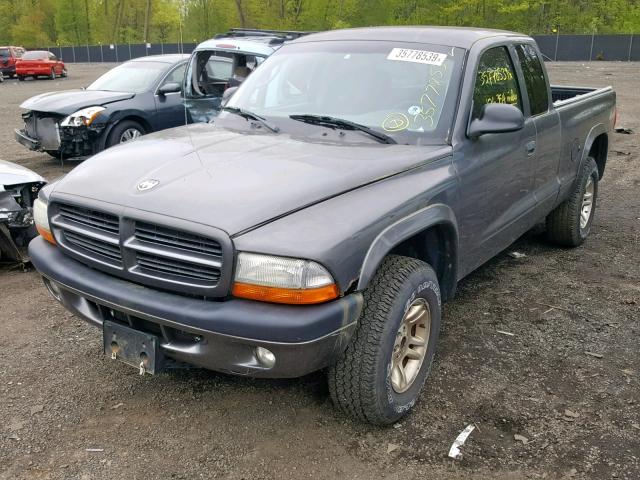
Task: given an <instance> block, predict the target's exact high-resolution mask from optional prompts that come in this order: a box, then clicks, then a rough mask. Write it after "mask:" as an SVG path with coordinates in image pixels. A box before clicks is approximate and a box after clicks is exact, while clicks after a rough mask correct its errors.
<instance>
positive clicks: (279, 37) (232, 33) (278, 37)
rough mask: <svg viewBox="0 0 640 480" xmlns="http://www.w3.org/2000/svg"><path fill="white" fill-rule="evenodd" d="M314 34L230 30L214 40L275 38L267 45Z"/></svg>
mask: <svg viewBox="0 0 640 480" xmlns="http://www.w3.org/2000/svg"><path fill="white" fill-rule="evenodd" d="M310 33H315V32H301V31H296V30H262V29H259V28H232V29H231V30H229V31H228V32H227V33H219V34H218V35H216V36H215V37H214V38H228V37H275V38H274V39H273V40H272V41H271V42H269V43H282V42H284V41H285V40H295V39H296V38H300V37H302V36H304V35H308V34H310Z"/></svg>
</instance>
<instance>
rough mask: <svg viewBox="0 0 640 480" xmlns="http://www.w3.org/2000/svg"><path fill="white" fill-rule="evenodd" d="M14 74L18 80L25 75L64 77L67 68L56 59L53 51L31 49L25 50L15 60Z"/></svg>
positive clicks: (22, 78) (51, 77)
mask: <svg viewBox="0 0 640 480" xmlns="http://www.w3.org/2000/svg"><path fill="white" fill-rule="evenodd" d="M16 74H17V75H18V80H24V79H25V78H26V77H33V78H37V77H49V78H50V79H52V80H54V79H55V78H56V77H58V76H60V77H66V76H67V69H66V68H65V66H64V62H62V60H58V57H56V56H55V55H54V54H53V53H51V52H47V51H46V50H33V51H30V52H25V53H24V55H22V57H21V58H19V59H18V61H17V62H16Z"/></svg>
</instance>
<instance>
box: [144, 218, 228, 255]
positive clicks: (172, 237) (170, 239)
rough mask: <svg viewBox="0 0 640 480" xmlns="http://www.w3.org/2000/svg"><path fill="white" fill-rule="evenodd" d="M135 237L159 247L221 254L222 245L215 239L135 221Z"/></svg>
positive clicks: (206, 253) (205, 253)
mask: <svg viewBox="0 0 640 480" xmlns="http://www.w3.org/2000/svg"><path fill="white" fill-rule="evenodd" d="M135 235H136V238H137V239H138V240H140V241H141V242H145V243H151V244H154V245H157V246H159V247H169V248H175V249H178V250H183V251H186V252H191V253H198V254H203V255H211V256H214V257H218V258H219V257H221V256H222V247H221V246H220V244H219V243H218V242H216V241H215V240H211V239H210V238H206V237H203V236H200V235H195V234H193V233H187V232H183V231H180V230H174V229H171V228H166V227H162V226H160V225H153V224H150V223H144V222H136V233H135Z"/></svg>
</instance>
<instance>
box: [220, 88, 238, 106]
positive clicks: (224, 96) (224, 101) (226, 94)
mask: <svg viewBox="0 0 640 480" xmlns="http://www.w3.org/2000/svg"><path fill="white" fill-rule="evenodd" d="M236 90H238V87H229V88H227V89H226V90H225V91H224V92H222V101H221V102H220V106H221V107H224V106H225V105H226V104H227V102H228V101H229V99H230V98H231V97H232V96H233V94H234V93H235V91H236Z"/></svg>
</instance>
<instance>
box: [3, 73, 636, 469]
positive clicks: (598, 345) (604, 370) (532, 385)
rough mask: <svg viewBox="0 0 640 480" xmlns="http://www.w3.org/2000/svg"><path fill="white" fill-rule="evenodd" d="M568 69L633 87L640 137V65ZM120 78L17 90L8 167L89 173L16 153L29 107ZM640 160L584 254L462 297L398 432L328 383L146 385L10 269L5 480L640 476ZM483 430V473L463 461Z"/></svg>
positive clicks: (185, 375)
mask: <svg viewBox="0 0 640 480" xmlns="http://www.w3.org/2000/svg"><path fill="white" fill-rule="evenodd" d="M549 67H550V72H551V77H552V80H553V81H554V82H557V83H566V84H577V85H592V86H602V85H608V84H611V85H613V86H614V87H615V88H616V90H617V92H618V104H619V108H618V111H619V114H620V121H619V124H621V125H624V126H627V127H631V128H633V129H635V130H636V131H637V132H640V104H638V102H637V98H638V97H637V95H638V78H639V77H640V64H626V63H591V64H579V63H557V64H551V65H550V66H549ZM106 69H107V67H106V66H103V65H93V66H86V65H72V66H70V68H69V75H70V76H69V78H68V79H59V80H56V81H45V80H40V81H27V82H23V83H18V82H17V81H14V80H9V81H6V82H5V83H4V84H3V85H0V95H1V98H2V102H1V103H0V119H2V126H1V127H0V145H2V150H1V151H0V156H1V157H2V158H3V159H5V160H10V161H16V162H18V163H21V164H23V165H26V166H28V167H30V168H32V169H34V170H36V171H38V172H39V173H41V174H44V175H45V176H47V177H48V178H49V179H54V178H55V177H56V176H58V175H60V174H62V173H63V172H66V171H68V170H70V169H71V168H72V167H73V165H74V164H73V162H67V163H65V165H64V166H61V165H60V164H59V162H57V161H55V160H53V159H51V158H49V157H48V156H47V155H34V154H32V153H31V152H28V151H26V150H25V149H23V148H22V147H20V146H19V145H17V144H16V143H15V142H14V141H13V133H12V130H13V128H14V127H17V126H19V125H20V111H19V108H18V105H19V104H20V102H22V101H23V100H25V99H27V98H29V97H30V96H32V95H36V94H38V93H42V92H46V91H50V90H63V89H67V88H73V87H79V86H83V85H87V84H88V83H90V81H91V80H92V79H93V78H95V77H97V76H98V75H99V74H100V73H102V72H103V71H105V70H106ZM5 122H6V123H5ZM638 143H639V140H638V135H637V134H632V135H621V134H617V135H614V138H613V142H612V145H611V153H610V156H609V162H608V165H607V172H606V174H605V178H604V180H603V182H602V183H601V186H600V198H599V205H598V211H597V214H596V218H595V221H594V226H593V231H592V235H591V237H590V239H589V240H588V241H587V242H586V244H585V245H584V246H583V247H581V248H578V249H575V250H566V249H559V248H554V247H552V246H550V245H548V244H546V243H545V242H544V240H543V239H542V238H541V237H539V236H536V235H528V236H525V237H524V238H522V239H520V240H518V242H516V244H515V245H514V246H512V247H511V249H510V250H517V251H519V252H522V253H524V254H525V255H526V257H524V258H521V259H514V258H511V257H510V256H508V255H507V254H506V253H503V254H501V255H499V256H498V257H497V258H495V259H494V260H492V261H491V262H489V263H488V264H487V265H485V266H483V267H482V268H480V269H479V270H477V271H476V272H475V273H473V274H472V275H470V276H469V277H468V278H467V279H465V280H464V281H462V282H461V284H460V288H459V292H458V295H457V298H456V299H455V300H454V301H452V302H450V303H449V304H447V305H446V306H445V312H444V326H443V331H442V334H441V338H440V344H439V350H438V352H437V354H436V362H435V364H434V368H433V371H432V374H431V377H430V379H429V381H428V382H427V385H426V388H425V390H424V393H423V395H422V398H421V401H420V402H419V403H418V405H417V406H416V408H415V411H414V412H413V413H412V414H411V415H410V416H409V417H408V418H407V419H406V420H404V421H403V422H402V423H401V424H399V425H396V426H395V427H391V428H387V429H381V428H374V427H370V426H367V425H363V424H359V423H356V422H353V421H351V420H350V419H348V418H345V417H344V416H343V415H341V414H340V413H338V412H336V411H335V410H334V409H333V407H332V405H331V402H330V400H329V398H328V395H327V391H326V387H325V384H324V379H323V377H322V375H321V374H314V375H310V376H307V377H305V378H301V379H297V380H287V381H266V380H251V379H244V378H235V377H230V376H225V375H222V374H217V373H214V372H207V371H203V370H184V371H176V372H173V373H168V374H163V375H159V376H153V377H152V376H146V377H140V376H138V374H137V372H136V371H134V370H133V369H131V368H129V367H127V366H125V365H123V364H120V363H116V362H112V361H110V360H108V359H106V358H105V357H103V356H102V355H101V336H100V332H99V331H98V330H97V329H95V328H93V327H90V326H88V325H85V323H83V322H82V321H80V320H78V319H76V318H74V317H73V316H71V315H70V314H69V313H67V312H66V311H65V310H64V309H63V308H62V307H60V306H58V305H57V304H56V303H54V301H53V300H52V299H50V298H49V296H48V294H47V293H46V291H45V289H44V287H43V286H42V283H41V281H40V279H39V277H38V275H37V273H35V272H34V271H27V272H22V271H18V270H15V269H14V270H12V269H10V268H9V267H6V266H5V267H2V268H1V269H0V302H1V303H0V304H1V308H0V478H3V479H27V478H28V479H97V478H131V479H153V478H163V479H164V478H188V479H192V478H228V479H243V478H244V479H262V478H264V479H267V478H296V479H297V478H316V479H324V478H326V479H332V480H334V479H336V478H354V479H371V478H381V477H385V478H391V479H395V478H398V479H400V478H402V479H412V478H416V479H417V478H438V479H453V478H465V479H521V478H549V479H559V478H598V479H600V478H624V479H637V478H640V440H639V439H638V438H639V437H640V414H639V403H640V387H639V380H640V355H639V352H638V333H640V332H639V330H640V327H639V325H638V319H639V318H640V258H639V254H638V252H639V246H640V242H639V233H638V232H639V227H640V194H639V193H638V192H639V188H640V174H639V173H638V170H639V168H640V162H639V158H640V157H639V154H638ZM499 330H500V331H507V332H510V333H513V335H504V334H501V333H498V331H499ZM586 352H591V353H595V354H597V356H593V355H590V354H587V353H586ZM470 423H474V424H475V425H476V426H477V429H476V430H475V431H474V432H473V433H472V434H471V436H470V437H469V439H468V440H467V444H466V445H465V447H464V458H463V459H462V460H461V461H454V460H451V459H449V458H447V456H446V455H447V452H448V450H449V447H450V445H451V443H452V441H453V440H454V438H455V437H456V436H457V435H458V433H459V432H460V431H461V430H462V429H463V428H464V427H465V426H466V425H468V424H470ZM514 435H519V436H522V437H524V439H521V440H518V439H517V438H521V437H517V438H514ZM87 449H98V450H97V451H88V450H87Z"/></svg>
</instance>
